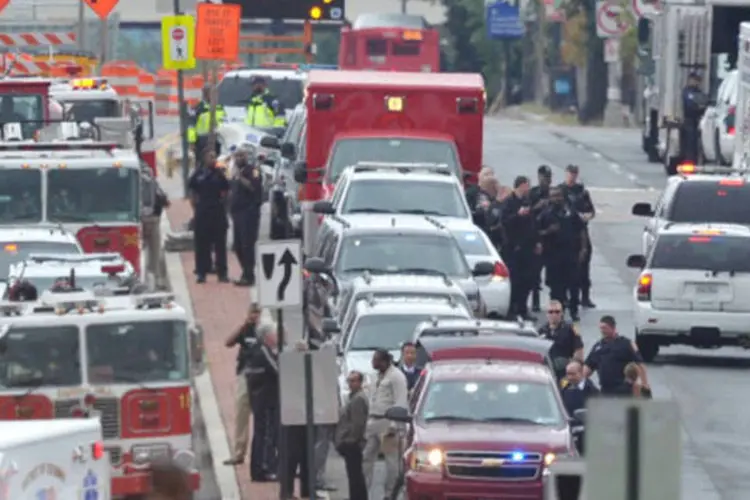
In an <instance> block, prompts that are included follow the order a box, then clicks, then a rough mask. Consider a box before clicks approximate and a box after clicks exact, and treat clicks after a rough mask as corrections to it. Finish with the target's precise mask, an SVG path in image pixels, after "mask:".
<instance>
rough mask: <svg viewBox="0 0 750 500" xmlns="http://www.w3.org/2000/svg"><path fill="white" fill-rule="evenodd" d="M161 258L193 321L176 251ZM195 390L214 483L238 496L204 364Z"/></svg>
mask: <svg viewBox="0 0 750 500" xmlns="http://www.w3.org/2000/svg"><path fill="white" fill-rule="evenodd" d="M177 137H178V136H176V135H175V136H172V137H170V139H171V141H170V140H167V139H165V140H164V141H163V142H162V144H161V147H160V148H159V149H158V151H157V158H158V161H159V164H160V165H161V164H162V162H161V159H162V158H161V157H162V156H163V155H164V153H165V152H166V150H167V149H168V148H169V147H170V146H171V142H172V141H175V140H176V139H177ZM170 231H171V225H170V222H169V218H168V217H166V216H165V217H162V219H161V234H162V235H164V236H166V235H167V234H168V233H169V232H170ZM164 258H165V261H166V266H167V276H168V280H169V283H170V284H171V285H172V291H173V293H174V294H175V297H176V299H177V303H178V304H181V305H182V306H183V307H184V308H185V311H186V312H187V314H188V316H189V318H190V319H191V320H192V321H195V312H194V311H193V303H192V300H191V298H190V293H189V292H188V286H187V280H186V278H185V271H184V269H183V266H182V258H181V254H179V253H170V252H165V257H164ZM195 391H196V393H197V399H196V400H197V404H198V405H199V406H200V409H201V414H202V415H203V422H204V424H205V426H206V435H207V437H208V446H209V448H210V452H211V456H212V458H213V460H212V464H211V466H212V468H213V471H214V476H215V477H216V483H217V485H218V487H219V492H220V493H221V500H242V496H241V495H240V489H239V483H238V481H237V474H236V473H235V471H234V468H233V467H225V466H223V465H222V464H221V458H220V457H227V458H228V457H229V456H230V450H229V440H228V438H227V434H226V431H225V429H224V422H223V421H222V419H221V413H220V411H219V403H218V401H217V399H216V393H215V392H214V384H213V380H212V379H211V371H210V370H209V369H208V367H206V371H205V372H204V373H203V374H202V375H200V376H198V377H196V378H195Z"/></svg>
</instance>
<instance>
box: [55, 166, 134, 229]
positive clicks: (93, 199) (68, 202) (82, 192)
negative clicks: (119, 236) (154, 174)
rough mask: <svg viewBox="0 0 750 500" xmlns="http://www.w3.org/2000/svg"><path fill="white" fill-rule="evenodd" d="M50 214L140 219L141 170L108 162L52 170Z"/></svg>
mask: <svg viewBox="0 0 750 500" xmlns="http://www.w3.org/2000/svg"><path fill="white" fill-rule="evenodd" d="M47 179H48V186H47V218H48V219H49V220H50V221H52V222H123V223H127V222H137V221H138V220H139V212H140V210H139V208H140V207H139V203H140V173H139V172H138V171H137V170H136V169H133V168H117V167H114V166H107V167H102V168H90V169H61V170H60V169H55V170H50V171H49V173H48V177H47Z"/></svg>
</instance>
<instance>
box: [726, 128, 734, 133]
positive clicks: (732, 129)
mask: <svg viewBox="0 0 750 500" xmlns="http://www.w3.org/2000/svg"><path fill="white" fill-rule="evenodd" d="M727 134H729V135H734V127H727Z"/></svg>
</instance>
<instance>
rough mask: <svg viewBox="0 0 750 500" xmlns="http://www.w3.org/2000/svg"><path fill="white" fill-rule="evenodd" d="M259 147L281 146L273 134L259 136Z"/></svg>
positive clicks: (272, 147)
mask: <svg viewBox="0 0 750 500" xmlns="http://www.w3.org/2000/svg"><path fill="white" fill-rule="evenodd" d="M260 147H262V148H267V149H279V148H281V143H280V142H279V138H278V137H276V136H273V135H266V136H263V137H261V139H260Z"/></svg>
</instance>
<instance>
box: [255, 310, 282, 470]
mask: <svg viewBox="0 0 750 500" xmlns="http://www.w3.org/2000/svg"><path fill="white" fill-rule="evenodd" d="M247 374H248V375H247V377H248V379H247V387H248V392H249V393H250V398H251V400H252V402H253V442H252V445H251V446H252V447H251V451H250V477H251V479H252V480H253V481H256V482H257V481H275V480H276V471H277V470H278V466H279V464H278V448H277V446H278V431H279V429H278V425H277V423H278V420H279V417H278V414H279V361H278V336H277V332H276V327H275V326H274V325H261V326H260V327H259V328H258V343H257V344H256V345H255V347H253V354H252V355H251V357H250V361H249V367H248V369H247Z"/></svg>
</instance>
